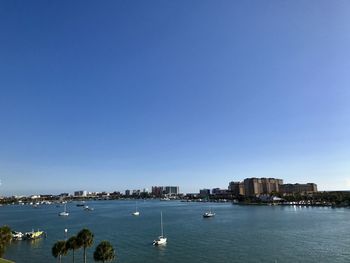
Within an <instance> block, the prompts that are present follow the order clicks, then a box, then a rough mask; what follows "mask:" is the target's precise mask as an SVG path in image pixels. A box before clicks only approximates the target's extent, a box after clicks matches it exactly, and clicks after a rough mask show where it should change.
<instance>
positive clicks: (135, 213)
mask: <svg viewBox="0 0 350 263" xmlns="http://www.w3.org/2000/svg"><path fill="white" fill-rule="evenodd" d="M132 215H133V216H139V215H140V212H139V211H137V203H136V205H135V212H133V213H132Z"/></svg>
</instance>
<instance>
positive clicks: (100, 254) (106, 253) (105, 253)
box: [94, 241, 115, 262]
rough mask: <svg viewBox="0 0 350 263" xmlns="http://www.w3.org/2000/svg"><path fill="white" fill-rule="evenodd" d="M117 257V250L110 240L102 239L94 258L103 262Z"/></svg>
mask: <svg viewBox="0 0 350 263" xmlns="http://www.w3.org/2000/svg"><path fill="white" fill-rule="evenodd" d="M114 259H115V250H114V248H113V246H112V244H111V243H110V242H108V241H102V242H101V243H100V244H99V245H98V246H97V247H96V250H95V252H94V260H95V261H102V262H110V261H112V260H114Z"/></svg>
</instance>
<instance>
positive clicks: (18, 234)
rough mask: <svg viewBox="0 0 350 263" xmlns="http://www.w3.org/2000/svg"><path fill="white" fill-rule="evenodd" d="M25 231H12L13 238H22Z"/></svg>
mask: <svg viewBox="0 0 350 263" xmlns="http://www.w3.org/2000/svg"><path fill="white" fill-rule="evenodd" d="M23 236H24V235H23V233H22V232H17V231H12V238H13V239H16V240H20V239H22V237H23Z"/></svg>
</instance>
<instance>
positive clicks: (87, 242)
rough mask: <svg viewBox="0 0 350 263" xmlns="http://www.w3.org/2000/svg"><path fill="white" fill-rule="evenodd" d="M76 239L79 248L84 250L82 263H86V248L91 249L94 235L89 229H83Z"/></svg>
mask: <svg viewBox="0 0 350 263" xmlns="http://www.w3.org/2000/svg"><path fill="white" fill-rule="evenodd" d="M77 239H78V244H79V247H83V248H84V263H86V248H88V247H91V246H92V244H93V243H94V234H92V233H91V231H90V230H89V229H86V228H84V229H83V230H81V231H80V232H79V233H78V235H77Z"/></svg>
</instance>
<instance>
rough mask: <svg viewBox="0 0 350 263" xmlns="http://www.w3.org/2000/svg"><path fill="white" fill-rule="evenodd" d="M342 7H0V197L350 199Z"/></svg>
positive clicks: (345, 10) (347, 38)
mask: <svg viewBox="0 0 350 263" xmlns="http://www.w3.org/2000/svg"><path fill="white" fill-rule="evenodd" d="M349 13H350V2H349V1H322V0H317V1H302V0H300V1H294V0H286V1H277V0H276V1H258V0H255V1H228V0H227V1H205V0H197V1H194V0H191V1H187V0H186V1H185V0H180V1H164V0H159V1H141V0H140V1H34V2H32V1H24V0H23V1H1V2H0V32H1V34H0V179H1V186H0V194H3V195H12V194H31V193H38V192H39V193H51V192H52V193H60V192H72V191H74V190H79V189H86V190H88V191H101V190H107V191H113V190H125V189H129V188H130V189H136V188H144V187H145V188H150V187H151V186H152V185H179V186H180V189H181V190H182V191H183V192H195V191H198V190H199V189H200V188H204V187H208V188H213V187H222V188H226V187H227V185H228V183H229V181H231V180H242V179H244V178H246V177H253V176H255V177H277V178H283V179H284V181H285V182H287V183H295V182H300V183H306V182H315V183H317V184H318V187H319V189H320V190H336V189H350V163H349V157H350V103H349V101H350V74H349V72H350V71H349V70H350V51H349V46H350V26H349V25H350V17H349V15H348V14H349Z"/></svg>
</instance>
